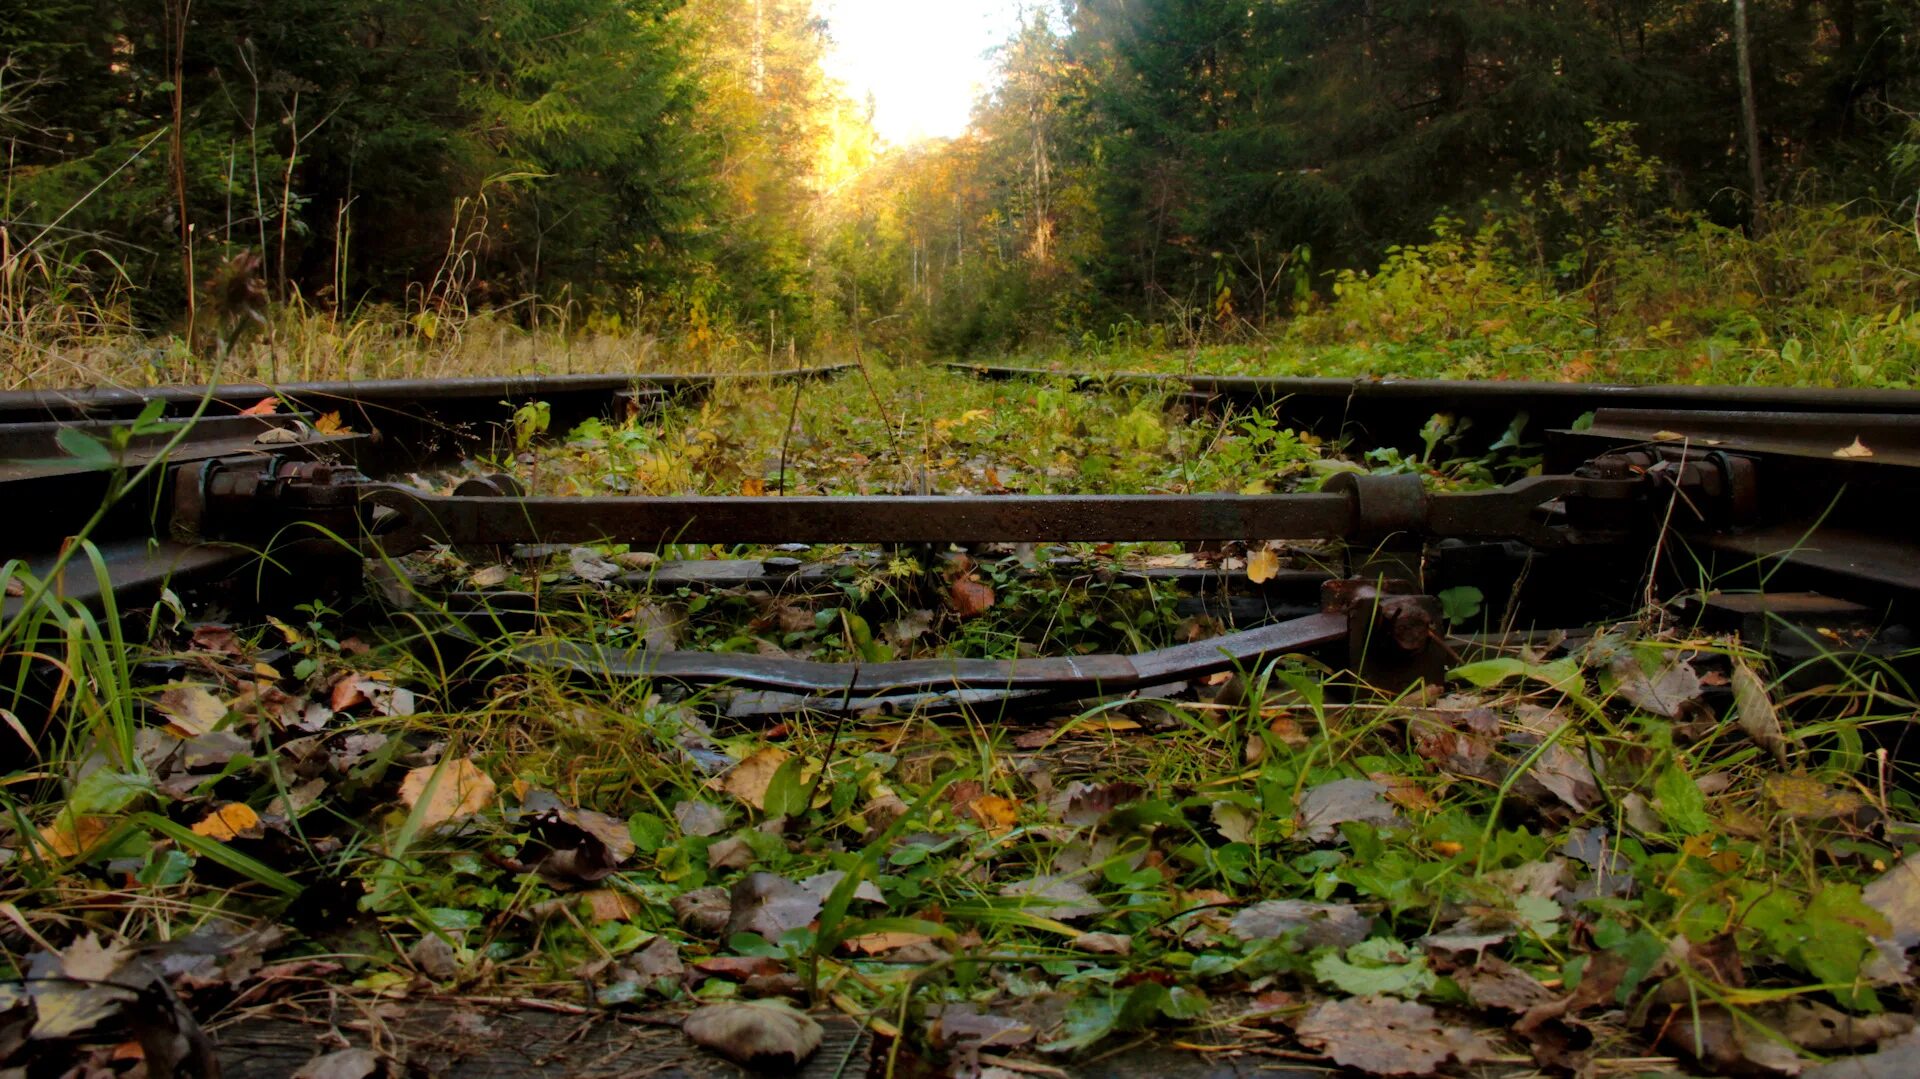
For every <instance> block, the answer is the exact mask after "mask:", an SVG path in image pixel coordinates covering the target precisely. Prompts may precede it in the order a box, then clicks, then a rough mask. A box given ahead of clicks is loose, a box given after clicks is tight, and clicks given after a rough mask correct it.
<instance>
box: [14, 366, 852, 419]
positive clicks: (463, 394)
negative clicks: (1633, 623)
mask: <svg viewBox="0 0 1920 1079" xmlns="http://www.w3.org/2000/svg"><path fill="white" fill-rule="evenodd" d="M850 366H851V365H849V364H832V365H827V366H822V367H806V368H783V369H780V370H773V371H740V372H717V373H685V374H680V373H671V372H662V373H645V372H627V373H620V374H596V375H512V376H499V377H485V378H402V379H368V380H365V381H352V382H284V383H278V384H268V383H264V382H230V383H220V384H218V385H213V386H153V387H142V388H129V387H113V386H103V387H92V388H81V389H32V390H8V391H4V392H0V424H14V423H30V422H37V421H43V420H49V419H89V418H105V417H113V416H124V415H131V414H134V413H137V412H139V411H140V410H141V409H142V408H145V407H146V406H147V404H148V403H149V402H151V401H164V402H166V403H167V405H169V406H177V407H192V406H194V405H196V404H198V403H199V402H200V401H201V400H202V399H203V398H207V397H211V398H212V403H213V404H214V405H217V406H223V407H230V408H233V409H235V410H236V411H237V410H239V409H243V408H247V407H249V406H251V405H253V404H255V403H256V402H258V401H260V400H261V399H262V398H266V397H276V398H280V399H283V400H285V401H288V402H291V403H292V404H293V405H295V406H298V407H304V408H308V409H310V410H313V411H316V412H330V411H337V410H341V409H352V408H359V407H367V408H376V409H377V408H388V409H395V410H404V411H416V412H417V411H426V412H432V411H433V410H434V408H435V407H436V406H446V405H456V404H460V403H467V402H478V403H481V404H484V405H486V406H488V407H492V406H496V405H497V404H498V403H499V402H501V401H532V400H540V399H545V398H548V397H553V396H564V397H573V396H582V395H584V396H592V397H597V398H601V399H605V398H607V397H609V396H611V395H614V394H618V393H621V392H623V391H630V390H634V389H659V390H670V391H676V390H701V389H707V388H710V387H712V386H713V385H715V384H716V383H720V382H726V381H736V380H741V381H755V380H762V379H770V380H779V379H787V378H806V377H815V376H820V375H828V374H833V373H835V372H838V371H842V370H845V369H847V368H848V367H850Z"/></svg>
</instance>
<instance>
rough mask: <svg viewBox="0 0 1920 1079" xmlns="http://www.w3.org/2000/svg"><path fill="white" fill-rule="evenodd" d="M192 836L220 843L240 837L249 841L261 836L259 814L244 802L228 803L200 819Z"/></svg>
mask: <svg viewBox="0 0 1920 1079" xmlns="http://www.w3.org/2000/svg"><path fill="white" fill-rule="evenodd" d="M193 834H194V835H203V836H206V837H207V838H208V839H218V840H219V841H220V842H222V843H228V842H231V841H233V840H235V839H239V838H240V837H242V836H246V837H247V838H250V839H251V838H254V837H256V836H259V835H260V834H261V832H260V814H258V813H255V812H254V811H253V807H252V806H249V805H248V804H247V803H245V802H228V803H227V804H226V805H223V806H221V807H220V808H219V809H216V810H214V811H213V812H211V813H209V814H207V815H206V816H205V817H202V818H201V819H200V823H198V824H196V825H194V826H193Z"/></svg>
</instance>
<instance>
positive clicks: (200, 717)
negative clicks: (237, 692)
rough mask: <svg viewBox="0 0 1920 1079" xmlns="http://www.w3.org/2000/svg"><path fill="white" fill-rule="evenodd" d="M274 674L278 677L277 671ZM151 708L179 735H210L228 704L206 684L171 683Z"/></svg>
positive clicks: (189, 736) (223, 714) (225, 712)
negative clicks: (164, 718) (163, 717)
mask: <svg viewBox="0 0 1920 1079" xmlns="http://www.w3.org/2000/svg"><path fill="white" fill-rule="evenodd" d="M275 677H278V675H277V674H276V676H275ZM153 707H154V708H155V709H156V710H158V711H159V713H160V714H161V715H163V716H166V717H167V727H168V729H170V730H172V731H173V732H174V733H175V734H177V735H179V736H180V737H182V738H198V737H199V736H200V735H203V734H209V733H211V732H212V731H213V729H214V728H215V727H218V726H219V725H220V721H221V720H223V719H225V718H227V706H226V704H224V703H223V702H222V701H221V700H220V698H218V697H216V696H214V695H213V693H212V692H211V691H210V690H208V689H207V687H205V686H198V685H193V684H191V683H184V682H183V683H180V684H178V685H171V686H168V687H167V688H165V689H163V690H161V691H160V697H159V699H157V700H155V701H154V702H153Z"/></svg>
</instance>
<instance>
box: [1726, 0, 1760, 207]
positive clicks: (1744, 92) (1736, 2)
mask: <svg viewBox="0 0 1920 1079" xmlns="http://www.w3.org/2000/svg"><path fill="white" fill-rule="evenodd" d="M1733 44H1734V52H1735V54H1736V56H1737V58H1738V61H1739V64H1740V126H1741V127H1742V128H1743V129H1744V134H1745V136H1746V142H1747V177H1748V180H1749V182H1750V183H1751V184H1752V190H1753V208H1754V211H1755V212H1756V213H1758V212H1759V210H1760V207H1761V206H1762V205H1764V204H1765V203H1766V201H1767V177H1766V172H1765V170H1764V169H1763V168H1762V167H1761V163H1760V120H1759V117H1758V115H1757V110H1756V109H1755V107H1754V103H1753V55H1752V50H1751V48H1750V46H1749V43H1748V36H1747V0H1733Z"/></svg>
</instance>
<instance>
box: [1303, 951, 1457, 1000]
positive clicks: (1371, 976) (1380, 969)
mask: <svg viewBox="0 0 1920 1079" xmlns="http://www.w3.org/2000/svg"><path fill="white" fill-rule="evenodd" d="M1313 974H1314V977H1316V978H1319V979H1320V980H1321V981H1323V982H1326V983H1327V984H1328V985H1331V986H1333V987H1334V988H1336V989H1338V990H1340V991H1341V992H1343V993H1349V994H1352V995H1354V996H1359V997H1365V996H1375V995H1381V994H1385V995H1389V996H1398V997H1407V998H1409V999H1411V998H1413V997H1418V996H1421V995H1422V994H1425V993H1429V992H1431V991H1433V989H1434V988H1435V987H1436V986H1438V985H1439V984H1440V979H1439V977H1438V976H1437V975H1435V974H1434V973H1433V971H1432V970H1430V969H1428V967H1427V957H1426V956H1424V955H1420V954H1417V953H1415V952H1414V951H1413V950H1412V949H1410V948H1408V947H1407V946H1406V945H1404V944H1401V943H1400V942H1399V941H1397V940H1391V939H1388V938H1386V937H1375V938H1374V939H1372V940H1363V941H1361V942H1360V943H1358V944H1355V945H1353V946H1352V947H1350V948H1348V949H1347V950H1346V955H1345V956H1344V957H1343V956H1342V955H1341V954H1340V953H1339V952H1328V953H1327V954H1326V955H1323V956H1321V957H1320V958H1318V959H1316V960H1314V961H1313Z"/></svg>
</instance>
